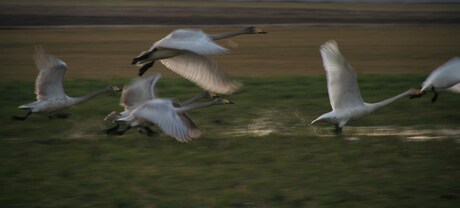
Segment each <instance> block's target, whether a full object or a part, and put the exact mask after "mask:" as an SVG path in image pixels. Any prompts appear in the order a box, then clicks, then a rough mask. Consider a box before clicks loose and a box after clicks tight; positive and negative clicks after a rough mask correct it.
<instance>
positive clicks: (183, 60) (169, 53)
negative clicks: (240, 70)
mask: <svg viewBox="0 0 460 208" xmlns="http://www.w3.org/2000/svg"><path fill="white" fill-rule="evenodd" d="M263 33H266V32H265V31H263V30H262V29H260V28H257V27H248V28H245V29H243V30H239V31H235V32H228V33H223V34H214V35H208V34H206V33H204V32H203V31H202V30H200V29H177V30H174V31H173V32H171V33H170V34H169V35H167V36H166V37H164V38H163V39H161V40H159V41H157V42H155V43H154V44H153V46H152V47H151V48H150V49H149V50H148V51H144V52H142V53H141V54H140V55H139V56H137V57H136V58H134V59H133V60H132V64H136V65H138V66H141V68H140V69H139V76H142V75H143V74H144V73H145V72H146V71H147V70H148V69H149V68H150V67H152V66H153V64H154V62H155V61H156V60H160V62H161V63H162V64H163V65H165V66H166V67H167V68H169V69H170V70H172V71H174V72H176V73H177V74H179V75H180V76H182V77H184V78H186V79H188V80H190V81H192V82H194V83H195V84H197V85H198V86H200V87H201V88H203V89H205V90H207V91H212V92H216V93H222V94H231V93H233V92H234V91H236V90H237V89H238V88H239V87H240V85H241V84H240V83H239V82H237V81H234V80H231V79H229V78H228V77H227V76H226V75H225V74H224V73H223V72H222V71H220V70H219V67H218V65H217V63H216V62H214V61H213V60H211V59H210V58H209V56H212V55H219V54H225V53H226V52H227V51H228V50H227V49H226V48H224V47H222V46H220V45H218V44H217V43H215V42H214V40H220V39H224V38H229V37H233V36H237V35H241V34H263Z"/></svg>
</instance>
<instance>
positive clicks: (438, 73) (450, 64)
mask: <svg viewBox="0 0 460 208" xmlns="http://www.w3.org/2000/svg"><path fill="white" fill-rule="evenodd" d="M457 83H460V57H454V58H451V59H450V60H449V61H447V62H446V63H444V64H442V65H441V66H439V67H438V68H436V69H435V70H433V72H431V74H430V75H429V76H428V77H427V78H426V80H425V81H424V82H423V84H422V90H423V91H425V90H427V88H429V87H430V86H431V85H433V86H434V87H435V88H440V89H446V88H449V87H452V86H454V85H456V84H457Z"/></svg>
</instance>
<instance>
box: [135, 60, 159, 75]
mask: <svg viewBox="0 0 460 208" xmlns="http://www.w3.org/2000/svg"><path fill="white" fill-rule="evenodd" d="M154 63H155V61H151V62H149V63H147V64H144V65H143V66H142V67H141V68H140V69H139V74H138V75H139V76H142V75H143V74H144V73H145V72H146V71H147V70H148V69H150V68H151V67H152V66H153V64H154Z"/></svg>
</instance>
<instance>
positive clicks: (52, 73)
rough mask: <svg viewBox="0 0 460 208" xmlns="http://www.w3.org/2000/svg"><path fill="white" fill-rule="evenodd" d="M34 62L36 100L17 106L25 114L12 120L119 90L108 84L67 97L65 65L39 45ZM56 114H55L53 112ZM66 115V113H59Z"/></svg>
mask: <svg viewBox="0 0 460 208" xmlns="http://www.w3.org/2000/svg"><path fill="white" fill-rule="evenodd" d="M34 58H35V64H36V65H37V68H38V69H39V73H38V76H37V79H36V80H35V94H36V95H37V96H36V98H37V101H35V102H32V103H28V104H24V105H21V106H19V107H18V108H20V109H24V110H27V111H28V113H27V114H26V115H25V116H22V117H19V116H13V117H12V119H14V120H25V119H26V118H27V117H28V116H29V115H31V114H32V113H38V114H48V115H49V116H50V118H51V114H53V113H55V112H57V111H60V110H63V109H66V108H69V107H71V106H74V105H77V104H79V103H81V102H84V101H87V100H89V99H92V98H94V97H96V96H98V95H101V94H104V93H109V92H116V91H120V89H119V88H117V87H112V86H109V87H107V88H104V89H102V90H99V91H96V92H93V93H90V94H87V95H84V96H81V97H69V96H67V95H66V94H65V93H64V87H63V79H64V74H65V71H66V70H67V65H66V64H65V63H64V61H62V60H60V59H58V58H56V57H55V56H51V55H47V54H46V53H45V52H44V50H43V49H42V48H41V47H37V48H36V53H35V57H34ZM55 115H56V114H55ZM61 116H66V115H61Z"/></svg>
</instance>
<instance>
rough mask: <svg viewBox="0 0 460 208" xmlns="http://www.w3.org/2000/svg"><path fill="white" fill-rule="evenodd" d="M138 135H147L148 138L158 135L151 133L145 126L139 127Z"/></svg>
mask: <svg viewBox="0 0 460 208" xmlns="http://www.w3.org/2000/svg"><path fill="white" fill-rule="evenodd" d="M139 133H141V134H145V135H147V136H149V137H151V136H155V135H157V134H158V133H157V132H155V131H153V130H152V129H151V128H149V127H147V126H144V127H139Z"/></svg>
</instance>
